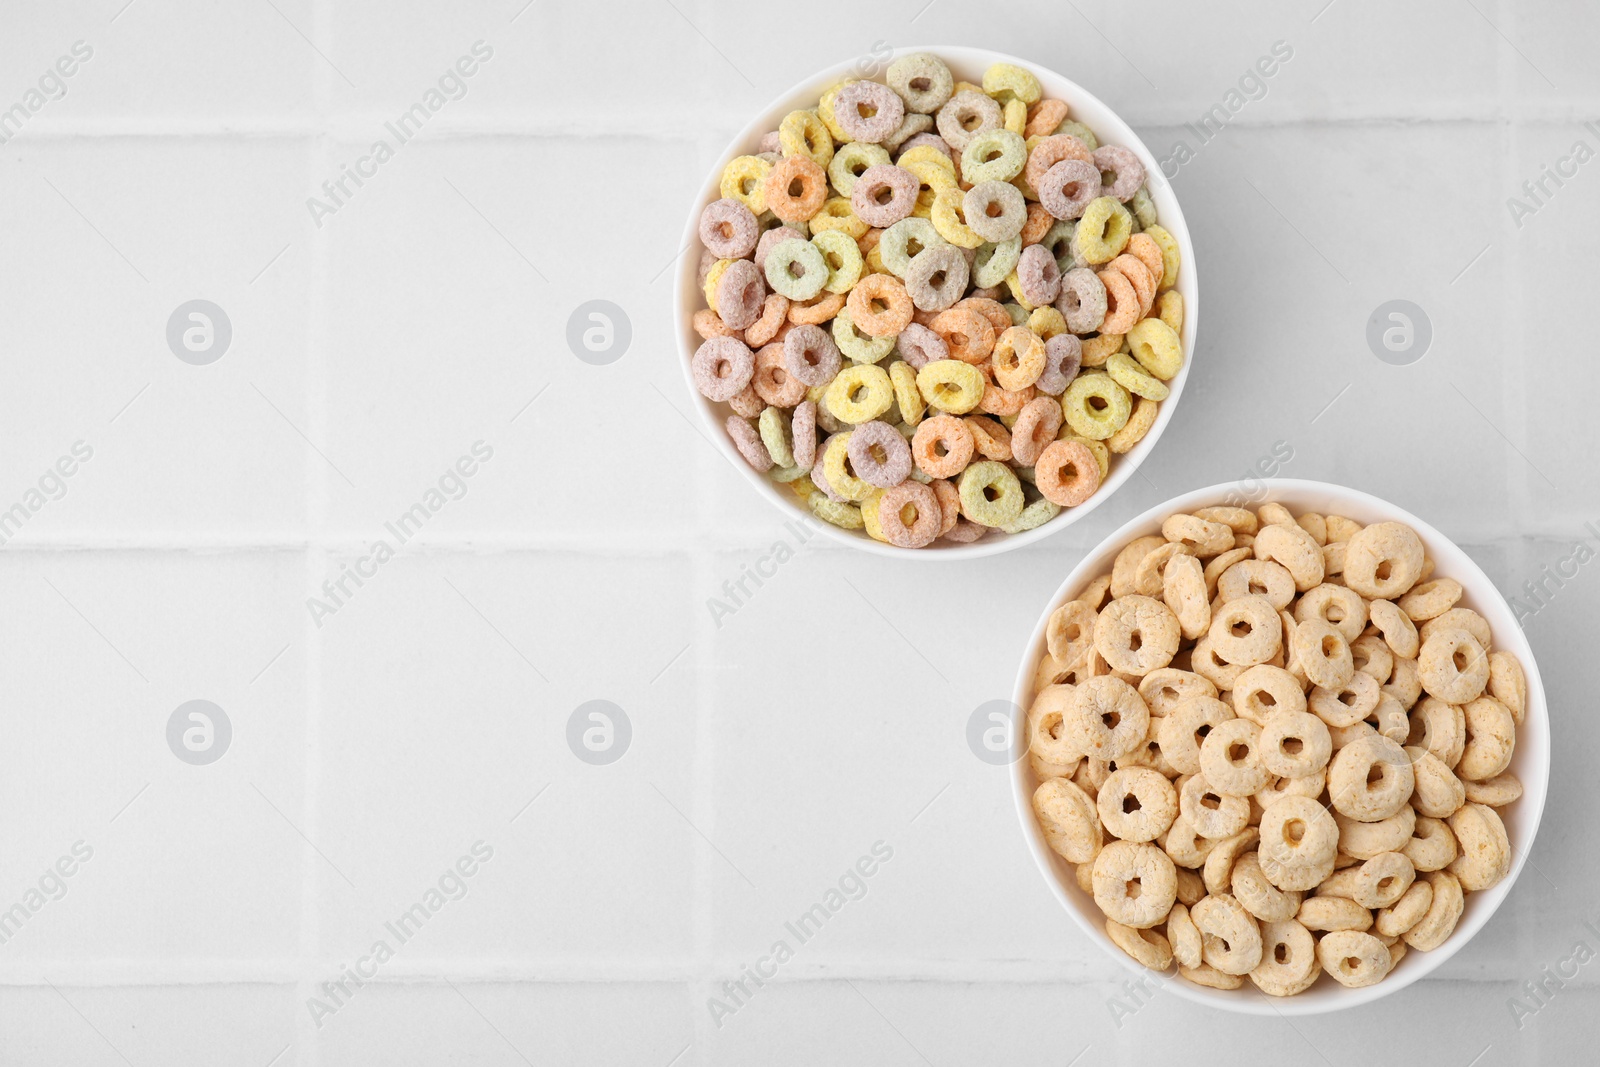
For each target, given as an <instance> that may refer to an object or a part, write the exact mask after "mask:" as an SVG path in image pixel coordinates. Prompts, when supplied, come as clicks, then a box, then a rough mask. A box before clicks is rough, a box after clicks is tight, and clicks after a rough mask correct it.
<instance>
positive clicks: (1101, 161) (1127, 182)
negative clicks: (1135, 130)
mask: <svg viewBox="0 0 1600 1067" xmlns="http://www.w3.org/2000/svg"><path fill="white" fill-rule="evenodd" d="M1094 166H1095V171H1096V177H1099V178H1100V180H1101V182H1102V185H1101V189H1100V195H1101V196H1114V197H1116V198H1117V199H1118V200H1121V201H1123V202H1124V203H1126V202H1127V201H1129V200H1131V199H1133V194H1134V193H1136V192H1138V190H1139V187H1140V186H1141V185H1143V184H1144V164H1143V163H1140V162H1139V157H1138V156H1136V155H1134V154H1133V152H1132V150H1130V149H1127V148H1123V147H1121V146H1119V145H1102V146H1101V147H1099V148H1096V149H1095V150H1094ZM1103 173H1109V174H1110V175H1111V181H1110V182H1106V181H1105V179H1104V177H1103V176H1102V175H1103Z"/></svg>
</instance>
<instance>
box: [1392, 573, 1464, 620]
mask: <svg viewBox="0 0 1600 1067" xmlns="http://www.w3.org/2000/svg"><path fill="white" fill-rule="evenodd" d="M1460 599H1461V583H1460V582H1457V581H1454V580H1453V579H1450V578H1435V579H1434V580H1433V581H1431V582H1423V583H1421V584H1419V585H1416V586H1413V587H1412V589H1411V591H1410V592H1408V593H1406V594H1405V595H1404V596H1402V597H1401V598H1400V610H1401V611H1403V612H1405V613H1406V614H1407V615H1409V616H1411V621H1412V622H1427V621H1428V620H1429V619H1436V618H1438V617H1439V616H1440V615H1443V614H1444V613H1445V612H1447V611H1449V610H1450V609H1451V608H1453V607H1455V606H1456V601H1458V600H1460Z"/></svg>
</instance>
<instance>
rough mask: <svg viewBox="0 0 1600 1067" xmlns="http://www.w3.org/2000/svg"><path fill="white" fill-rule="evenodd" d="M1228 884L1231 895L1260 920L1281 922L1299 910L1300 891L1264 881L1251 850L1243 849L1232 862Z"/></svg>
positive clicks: (1256, 857)
mask: <svg viewBox="0 0 1600 1067" xmlns="http://www.w3.org/2000/svg"><path fill="white" fill-rule="evenodd" d="M1231 885H1232V889H1233V895H1234V898H1235V899H1236V900H1238V901H1239V903H1240V904H1243V905H1244V908H1245V910H1246V911H1248V912H1249V913H1250V914H1251V915H1254V916H1255V917H1256V918H1257V919H1260V920H1261V921H1262V922H1264V923H1269V922H1285V921H1287V920H1289V919H1293V918H1294V917H1295V913H1296V912H1298V911H1299V910H1300V899H1301V897H1300V894H1299V893H1298V892H1295V891H1293V890H1291V891H1289V892H1285V891H1284V890H1282V889H1279V888H1278V887H1277V886H1275V885H1273V884H1272V883H1271V882H1269V881H1267V876H1266V875H1265V874H1264V873H1262V870H1261V860H1260V859H1259V857H1258V855H1257V854H1256V853H1254V852H1246V853H1245V854H1244V855H1242V856H1240V857H1239V858H1238V860H1237V861H1235V863H1234V865H1233V873H1232V878H1231Z"/></svg>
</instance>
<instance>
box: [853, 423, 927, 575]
mask: <svg viewBox="0 0 1600 1067" xmlns="http://www.w3.org/2000/svg"><path fill="white" fill-rule="evenodd" d="M891 432H892V431H891ZM897 436H898V435H897ZM850 440H851V442H852V443H854V441H855V438H853V437H852V438H851V439H850ZM908 504H909V505H910V506H911V508H912V510H913V512H914V513H915V515H916V518H914V519H913V520H912V521H911V525H910V526H907V525H906V520H905V516H904V515H903V514H902V513H903V512H904V510H905V508H906V505H908ZM943 526H944V511H943V509H942V508H940V506H939V497H938V495H937V494H935V493H934V491H933V490H932V489H931V488H929V487H928V486H926V485H923V484H922V483H921V482H902V483H901V484H899V485H897V486H895V487H893V488H892V489H889V490H888V491H887V492H885V493H884V494H883V496H881V497H879V498H878V528H879V529H880V530H881V531H882V532H883V537H884V540H886V541H888V542H889V543H890V544H891V545H894V546H895V547H896V548H922V547H923V546H924V545H931V544H933V541H934V538H936V537H938V536H939V530H940V529H941V528H942V527H943Z"/></svg>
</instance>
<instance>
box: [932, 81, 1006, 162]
mask: <svg viewBox="0 0 1600 1067" xmlns="http://www.w3.org/2000/svg"><path fill="white" fill-rule="evenodd" d="M1001 121H1002V116H1001V114H1000V105H999V104H997V103H995V102H994V101H993V100H991V99H990V98H989V97H987V96H985V95H983V94H982V93H978V92H972V91H971V90H966V91H963V92H958V93H956V94H955V95H954V96H952V97H950V99H949V100H948V101H946V102H945V104H944V106H942V107H941V108H939V113H938V115H937V116H936V117H935V119H934V122H935V125H936V127H937V129H938V130H939V136H940V137H943V138H944V139H945V143H946V144H948V145H949V146H950V147H951V148H953V149H955V150H956V151H957V152H963V151H965V150H966V147H967V145H968V144H969V143H970V142H971V141H972V138H973V137H975V136H977V135H978V134H980V133H983V132H984V131H985V130H992V129H995V128H997V127H998V126H1000V124H1001Z"/></svg>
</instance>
